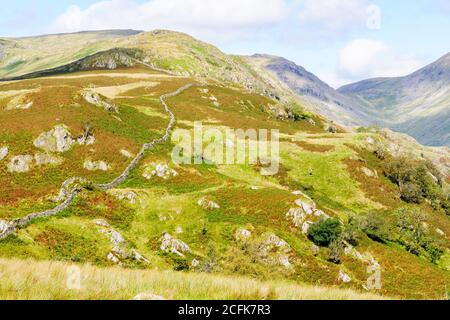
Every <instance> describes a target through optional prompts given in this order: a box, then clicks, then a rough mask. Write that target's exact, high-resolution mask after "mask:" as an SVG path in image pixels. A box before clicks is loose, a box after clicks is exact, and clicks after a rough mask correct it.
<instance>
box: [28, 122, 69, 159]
mask: <svg viewBox="0 0 450 320" xmlns="http://www.w3.org/2000/svg"><path fill="white" fill-rule="evenodd" d="M75 142H76V140H75V139H74V138H73V137H72V135H71V133H70V131H69V129H68V127H67V126H65V125H57V126H55V127H54V128H53V129H52V130H50V131H48V132H44V133H42V134H40V135H39V137H38V138H37V139H36V140H34V142H33V144H34V146H35V147H36V148H39V149H42V150H44V151H47V152H59V153H62V152H66V151H69V150H70V149H71V148H72V146H73V145H74V144H75Z"/></svg>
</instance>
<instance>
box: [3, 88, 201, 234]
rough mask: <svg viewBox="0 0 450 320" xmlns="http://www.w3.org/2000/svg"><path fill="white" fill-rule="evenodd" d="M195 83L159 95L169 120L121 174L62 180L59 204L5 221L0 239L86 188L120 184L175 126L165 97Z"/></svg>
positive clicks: (65, 205)
mask: <svg viewBox="0 0 450 320" xmlns="http://www.w3.org/2000/svg"><path fill="white" fill-rule="evenodd" d="M194 85H195V84H193V83H189V84H187V85H184V86H183V87H181V88H179V89H178V90H176V91H174V92H171V93H168V94H164V95H162V96H160V97H159V101H160V102H161V105H162V106H163V107H164V110H165V111H166V113H167V114H168V115H169V117H170V122H169V124H168V126H167V128H166V130H165V134H164V135H163V136H162V137H160V138H157V139H154V140H152V141H151V142H149V143H145V144H144V145H143V146H142V147H141V150H140V151H139V153H138V154H137V155H136V156H135V157H134V159H133V160H132V161H131V162H130V164H129V165H128V166H127V167H126V168H125V170H124V171H123V172H122V174H121V175H119V176H118V177H117V178H115V179H114V180H113V181H111V182H110V183H106V184H98V183H93V182H91V181H89V180H87V179H85V178H79V177H72V178H69V179H67V180H66V181H64V182H63V184H62V186H61V188H60V191H59V192H60V196H61V197H62V198H63V199H61V200H64V201H63V202H62V203H61V204H59V205H58V206H56V207H55V208H53V209H50V210H46V211H42V212H37V213H32V214H29V215H27V216H25V217H23V218H18V219H15V220H12V221H10V222H7V225H6V228H5V229H4V230H3V232H2V233H0V240H2V239H5V238H7V237H8V236H10V235H11V234H12V233H14V232H15V231H16V230H17V229H19V228H23V227H26V226H27V225H29V224H30V223H31V222H32V221H33V220H36V219H39V218H46V217H51V216H54V215H57V214H58V213H60V212H61V211H63V210H65V209H67V208H68V207H69V206H70V205H71V204H72V203H73V201H74V200H75V198H76V197H77V195H78V194H79V193H80V192H82V191H83V190H86V189H100V190H103V191H107V190H111V189H114V188H115V187H117V186H118V185H120V184H121V183H123V182H125V181H126V180H127V178H128V177H129V176H130V174H131V171H133V170H134V169H135V168H136V167H137V166H138V165H139V163H140V161H141V160H142V158H143V157H144V155H145V153H146V152H147V151H148V150H150V149H152V148H153V147H155V146H156V145H158V144H162V143H165V142H167V141H168V140H169V138H170V135H171V132H172V130H173V128H174V126H175V121H176V118H175V115H174V114H173V113H172V111H171V110H170V108H169V106H168V105H167V103H166V101H165V100H166V99H167V98H170V97H174V96H177V95H179V94H181V93H182V92H184V91H186V90H188V89H189V88H191V87H193V86H194Z"/></svg>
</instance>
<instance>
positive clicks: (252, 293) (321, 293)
mask: <svg viewBox="0 0 450 320" xmlns="http://www.w3.org/2000/svg"><path fill="white" fill-rule="evenodd" d="M78 267H79V270H80V275H81V281H80V284H81V288H80V289H79V290H78V289H70V288H71V287H73V286H70V284H71V283H72V284H73V283H76V281H75V282H74V281H71V280H70V279H72V278H70V277H71V276H73V275H74V274H76V272H75V270H76V269H74V266H73V265H69V264H65V263H60V262H35V261H31V260H27V261H24V260H5V259H0V277H1V281H0V299H5V300H8V299H38V300H41V299H58V300H64V299H71V300H73V299H88V300H90V299H105V300H110V299H113V300H115V299H120V300H122V299H132V298H133V297H134V296H136V295H137V294H139V293H143V292H151V293H153V294H157V295H161V296H163V297H165V298H166V299H173V300H177V299H188V300H190V299H255V300H260V299H270V300H276V299H281V300H376V299H382V297H381V296H377V295H375V294H369V293H360V292H356V291H353V290H342V289H336V288H325V287H313V286H303V285H299V284H294V283H289V282H259V281H255V280H251V279H248V278H240V277H224V276H215V275H209V274H193V273H181V272H172V271H164V272H163V271H157V270H149V271H138V270H126V269H122V268H118V267H115V268H107V269H100V268H96V267H93V266H90V265H80V266H78ZM68 284H69V286H68Z"/></svg>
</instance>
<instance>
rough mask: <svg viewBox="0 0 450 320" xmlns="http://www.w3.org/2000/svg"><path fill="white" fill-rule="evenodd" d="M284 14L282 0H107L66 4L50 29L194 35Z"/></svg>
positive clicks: (272, 19)
mask: <svg viewBox="0 0 450 320" xmlns="http://www.w3.org/2000/svg"><path fill="white" fill-rule="evenodd" d="M287 14H288V10H287V5H286V3H285V1H284V0H265V1H260V0H226V1H224V0H208V1H205V0H149V1H146V2H144V3H137V2H136V1H134V0H108V1H101V2H97V3H95V4H93V5H91V6H90V7H88V8H86V9H85V10H82V9H80V8H79V7H78V6H71V7H69V8H68V9H67V10H66V12H64V13H63V14H62V15H60V16H59V17H58V18H57V19H56V21H55V23H54V25H53V29H54V31H58V32H73V31H80V30H98V29H119V28H124V29H130V28H133V29H141V30H152V29H157V28H158V29H159V28H166V29H174V30H181V31H184V32H188V33H192V34H193V35H196V36H202V35H203V36H204V35H209V36H211V35H216V36H217V35H221V34H222V33H227V32H229V33H236V32H240V31H242V30H245V29H249V28H255V27H260V26H266V25H271V24H275V23H277V22H279V21H281V20H282V19H283V18H284V17H285V16H286V15H287Z"/></svg>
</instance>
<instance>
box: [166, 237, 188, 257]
mask: <svg viewBox="0 0 450 320" xmlns="http://www.w3.org/2000/svg"><path fill="white" fill-rule="evenodd" d="M160 241H161V247H160V249H161V251H163V252H171V253H175V254H176V255H179V256H180V257H184V254H183V253H188V252H191V248H189V246H188V245H187V244H186V243H184V242H183V241H181V240H178V239H175V238H174V237H172V236H171V235H170V234H169V233H167V232H165V233H164V234H163V236H162V237H161V239H160Z"/></svg>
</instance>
